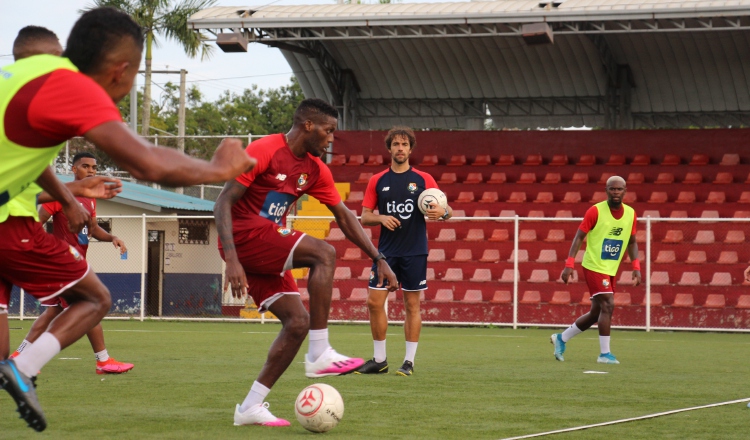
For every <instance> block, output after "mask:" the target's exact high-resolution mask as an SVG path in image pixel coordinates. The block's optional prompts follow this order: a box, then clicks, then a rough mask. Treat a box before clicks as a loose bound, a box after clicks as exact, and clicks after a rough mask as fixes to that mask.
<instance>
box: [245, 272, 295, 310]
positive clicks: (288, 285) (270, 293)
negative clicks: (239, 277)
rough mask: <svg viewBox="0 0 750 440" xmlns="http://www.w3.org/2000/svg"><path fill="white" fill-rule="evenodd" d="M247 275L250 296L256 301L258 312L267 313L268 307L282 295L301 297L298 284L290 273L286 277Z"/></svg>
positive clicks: (286, 273)
mask: <svg viewBox="0 0 750 440" xmlns="http://www.w3.org/2000/svg"><path fill="white" fill-rule="evenodd" d="M246 275H247V285H248V286H249V288H248V289H247V293H248V295H250V297H251V298H252V299H253V301H255V305H257V306H258V311H260V312H265V311H266V310H268V306H270V305H271V304H273V302H274V301H276V300H277V299H279V297H280V296H281V295H290V294H291V295H299V289H298V288H297V283H296V282H295V281H294V276H292V273H291V272H290V271H286V272H284V275H282V276H278V275H251V274H246Z"/></svg>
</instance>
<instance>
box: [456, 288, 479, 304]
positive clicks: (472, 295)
mask: <svg viewBox="0 0 750 440" xmlns="http://www.w3.org/2000/svg"><path fill="white" fill-rule="evenodd" d="M461 302H465V303H479V302H482V291H481V290H467V291H466V293H465V294H464V297H463V299H462V300H461Z"/></svg>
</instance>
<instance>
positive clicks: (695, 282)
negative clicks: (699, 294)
mask: <svg viewBox="0 0 750 440" xmlns="http://www.w3.org/2000/svg"><path fill="white" fill-rule="evenodd" d="M652 284H653V283H652ZM700 284H701V276H700V274H699V273H698V272H683V273H682V277H681V278H680V281H678V282H677V285H679V286H700Z"/></svg>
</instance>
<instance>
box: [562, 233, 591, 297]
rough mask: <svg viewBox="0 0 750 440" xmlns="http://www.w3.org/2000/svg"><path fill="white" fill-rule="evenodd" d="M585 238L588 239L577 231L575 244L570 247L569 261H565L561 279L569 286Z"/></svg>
mask: <svg viewBox="0 0 750 440" xmlns="http://www.w3.org/2000/svg"><path fill="white" fill-rule="evenodd" d="M584 238H586V233H585V232H583V231H582V230H580V229H579V230H578V231H576V236H575V237H573V243H572V244H571V245H570V250H569V251H568V259H567V260H565V269H563V271H562V274H561V275H560V278H561V279H562V281H563V283H565V284H568V278H570V275H571V274H572V273H573V265H574V261H575V259H576V255H578V250H579V249H581V245H582V244H583V239H584Z"/></svg>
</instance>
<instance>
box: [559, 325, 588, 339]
mask: <svg viewBox="0 0 750 440" xmlns="http://www.w3.org/2000/svg"><path fill="white" fill-rule="evenodd" d="M581 333H583V330H581V329H580V328H578V326H577V325H576V323H575V322H574V323H573V325H571V326H570V327H568V328H566V329H565V331H564V332H563V333H562V340H563V342H568V341H570V340H571V339H573V336H575V335H579V334H581Z"/></svg>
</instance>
